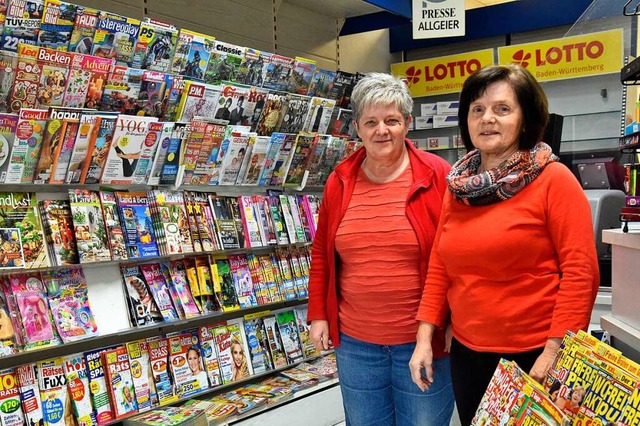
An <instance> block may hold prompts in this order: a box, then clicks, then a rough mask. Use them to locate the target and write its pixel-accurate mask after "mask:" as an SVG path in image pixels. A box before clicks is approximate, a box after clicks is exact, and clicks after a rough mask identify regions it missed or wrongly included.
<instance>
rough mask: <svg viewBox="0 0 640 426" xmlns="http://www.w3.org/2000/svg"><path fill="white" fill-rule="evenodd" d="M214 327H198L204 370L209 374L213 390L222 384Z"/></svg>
mask: <svg viewBox="0 0 640 426" xmlns="http://www.w3.org/2000/svg"><path fill="white" fill-rule="evenodd" d="M214 327H215V326H209V325H203V326H200V327H198V340H199V341H200V350H201V351H202V361H203V363H204V369H205V371H206V372H207V377H208V378H209V384H210V385H211V387H212V388H213V387H216V386H220V385H221V384H222V377H221V376H220V364H219V361H218V352H217V350H216V342H215V336H214Z"/></svg>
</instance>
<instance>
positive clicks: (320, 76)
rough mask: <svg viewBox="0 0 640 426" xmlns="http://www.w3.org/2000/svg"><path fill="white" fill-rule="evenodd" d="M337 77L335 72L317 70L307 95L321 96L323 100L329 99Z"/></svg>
mask: <svg viewBox="0 0 640 426" xmlns="http://www.w3.org/2000/svg"><path fill="white" fill-rule="evenodd" d="M335 76H336V72H335V71H331V70H325V69H322V68H316V70H315V72H314V73H313V78H312V79H311V83H310V85H309V92H308V93H307V94H308V95H309V96H319V97H321V98H327V97H329V90H330V89H331V85H332V84H333V79H334V78H335Z"/></svg>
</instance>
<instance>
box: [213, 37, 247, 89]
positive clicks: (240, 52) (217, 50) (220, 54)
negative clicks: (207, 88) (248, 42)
mask: <svg viewBox="0 0 640 426" xmlns="http://www.w3.org/2000/svg"><path fill="white" fill-rule="evenodd" d="M245 49H246V48H245V47H243V46H238V45H235V44H231V43H225V42H222V41H219V40H216V42H215V46H214V47H213V50H212V51H211V56H210V57H209V64H208V65H207V71H206V72H205V74H204V81H205V82H206V83H209V84H220V83H221V82H222V81H238V74H239V71H240V68H241V66H242V63H243V62H244V51H245Z"/></svg>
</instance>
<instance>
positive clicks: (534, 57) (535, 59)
mask: <svg viewBox="0 0 640 426" xmlns="http://www.w3.org/2000/svg"><path fill="white" fill-rule="evenodd" d="M498 63H499V64H501V65H504V64H510V63H516V64H520V65H522V66H523V67H526V68H527V69H528V70H529V72H530V73H531V74H533V76H534V77H535V78H536V79H537V80H538V81H549V80H563V79H567V78H576V77H585V76H590V75H598V74H611V73H618V72H620V68H622V65H623V62H622V29H617V30H611V31H603V32H599V33H591V34H584V35H580V36H575V37H566V38H558V39H555V40H547V41H542V42H536V43H527V44H518V45H515V46H507V47H500V48H498Z"/></svg>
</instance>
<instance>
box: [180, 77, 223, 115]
mask: <svg viewBox="0 0 640 426" xmlns="http://www.w3.org/2000/svg"><path fill="white" fill-rule="evenodd" d="M219 98H220V88H219V87H218V86H214V85H212V84H206V83H201V82H198V81H191V80H187V81H186V82H185V84H184V93H183V95H182V97H181V98H180V104H179V105H178V110H177V112H176V114H177V117H176V119H177V121H182V122H185V123H189V122H191V121H192V120H193V119H194V118H195V117H207V118H211V117H213V116H214V112H215V110H216V107H217V106H218V99H219Z"/></svg>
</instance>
